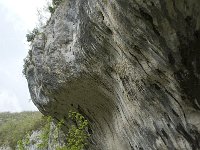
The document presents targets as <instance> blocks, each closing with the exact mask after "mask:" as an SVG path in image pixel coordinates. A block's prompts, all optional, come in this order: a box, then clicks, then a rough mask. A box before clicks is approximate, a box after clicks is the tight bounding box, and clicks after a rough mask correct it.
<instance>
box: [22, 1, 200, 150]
mask: <svg viewBox="0 0 200 150" xmlns="http://www.w3.org/2000/svg"><path fill="white" fill-rule="evenodd" d="M27 62H28V63H27V65H26V68H25V74H26V77H27V80H28V86H29V90H30V94H31V98H32V100H33V102H34V104H35V105H36V106H37V107H38V109H39V110H40V111H41V112H42V113H43V114H47V115H51V116H53V117H54V118H55V119H57V120H61V119H63V118H64V119H65V118H66V116H67V113H68V111H69V110H73V111H77V112H80V113H81V114H82V115H83V116H84V117H85V118H87V120H88V121H89V129H88V132H89V133H90V134H91V139H90V145H89V147H88V148H87V149H90V150H134V149H135V150H156V149H158V150H165V149H166V150H173V149H177V150H184V149H188V150H191V149H192V150H197V149H200V1H199V0H149V1H145V0H64V1H63V2H62V3H61V4H60V5H59V6H58V8H57V9H56V10H55V12H54V13H53V14H52V16H51V18H50V20H49V21H48V23H47V25H46V26H45V27H44V32H42V33H40V34H38V35H37V36H36V37H35V39H34V41H33V43H32V49H31V50H30V51H29V55H28V57H27Z"/></svg>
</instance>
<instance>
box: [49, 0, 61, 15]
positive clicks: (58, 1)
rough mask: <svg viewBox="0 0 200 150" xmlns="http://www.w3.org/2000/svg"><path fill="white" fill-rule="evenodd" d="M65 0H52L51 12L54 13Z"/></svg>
mask: <svg viewBox="0 0 200 150" xmlns="http://www.w3.org/2000/svg"><path fill="white" fill-rule="evenodd" d="M62 2H63V0H52V6H49V7H48V9H49V12H50V13H51V14H53V13H54V12H55V10H56V8H57V7H58V6H59V5H60V4H61V3H62Z"/></svg>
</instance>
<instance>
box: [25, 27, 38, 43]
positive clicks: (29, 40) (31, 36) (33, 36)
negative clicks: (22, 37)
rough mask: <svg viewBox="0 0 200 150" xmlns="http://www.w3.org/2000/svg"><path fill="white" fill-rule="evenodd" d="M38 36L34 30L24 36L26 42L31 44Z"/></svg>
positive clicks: (36, 30) (35, 29)
mask: <svg viewBox="0 0 200 150" xmlns="http://www.w3.org/2000/svg"><path fill="white" fill-rule="evenodd" d="M37 34H39V30H38V29H37V28H34V29H33V31H32V32H29V33H27V34H26V39H27V42H32V41H33V40H34V39H35V36H36V35H37Z"/></svg>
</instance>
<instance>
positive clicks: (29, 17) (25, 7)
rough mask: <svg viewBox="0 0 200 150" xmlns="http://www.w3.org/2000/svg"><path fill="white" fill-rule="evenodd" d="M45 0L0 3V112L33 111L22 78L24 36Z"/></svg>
mask: <svg viewBox="0 0 200 150" xmlns="http://www.w3.org/2000/svg"><path fill="white" fill-rule="evenodd" d="M46 3H47V1H46V0H0V19H1V20H0V112H4V111H10V112H19V111H25V110H37V108H36V107H35V106H34V105H33V103H32V102H31V101H30V95H29V92H28V86H27V82H26V79H25V77H24V76H23V75H22V69H23V59H24V58H25V57H26V55H27V53H28V48H29V47H28V45H27V43H26V37H25V36H26V33H27V31H30V30H32V29H33V28H34V27H35V26H36V24H37V21H38V17H37V9H38V8H42V7H43V6H44V5H45V4H46Z"/></svg>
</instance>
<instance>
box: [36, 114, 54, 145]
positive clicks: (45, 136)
mask: <svg viewBox="0 0 200 150" xmlns="http://www.w3.org/2000/svg"><path fill="white" fill-rule="evenodd" d="M51 122H52V118H51V117H50V116H49V117H47V124H46V125H45V126H44V127H43V128H42V134H41V135H40V139H41V143H39V144H38V148H40V149H47V148H48V141H49V135H50V128H51Z"/></svg>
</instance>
